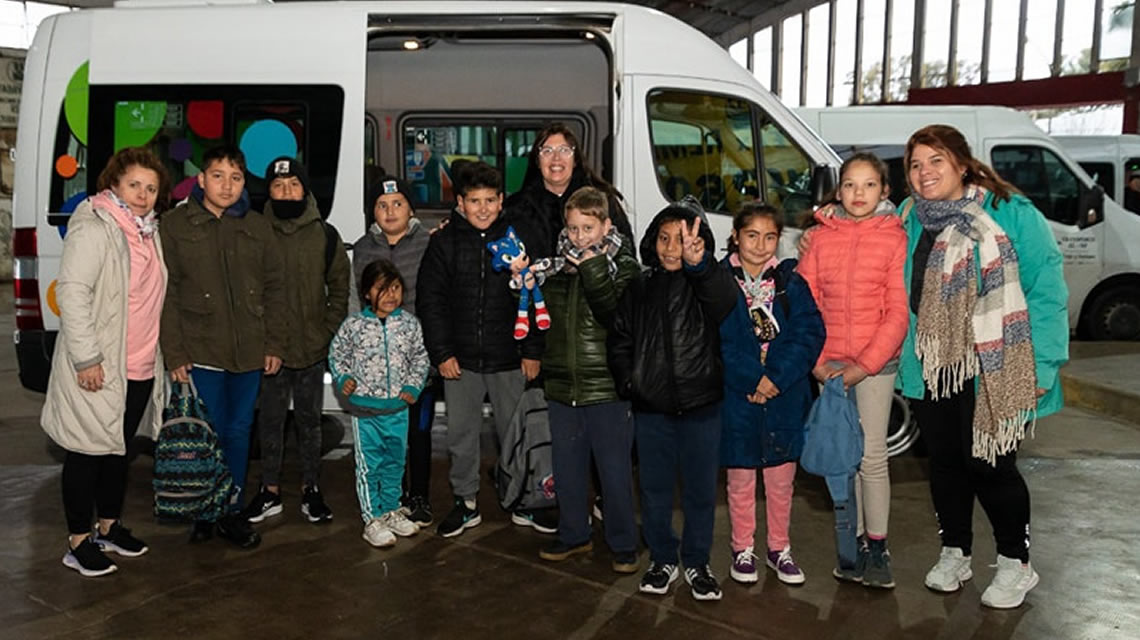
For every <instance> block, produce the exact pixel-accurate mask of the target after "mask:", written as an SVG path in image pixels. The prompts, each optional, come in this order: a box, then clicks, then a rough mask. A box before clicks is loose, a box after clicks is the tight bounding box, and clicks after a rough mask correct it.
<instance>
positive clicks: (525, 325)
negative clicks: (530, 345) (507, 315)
mask: <svg viewBox="0 0 1140 640" xmlns="http://www.w3.org/2000/svg"><path fill="white" fill-rule="evenodd" d="M528 333H530V320H529V319H528V318H527V316H526V312H525V311H520V312H519V315H518V317H517V318H515V340H522V339H523V338H525V337H526V336H527V334H528Z"/></svg>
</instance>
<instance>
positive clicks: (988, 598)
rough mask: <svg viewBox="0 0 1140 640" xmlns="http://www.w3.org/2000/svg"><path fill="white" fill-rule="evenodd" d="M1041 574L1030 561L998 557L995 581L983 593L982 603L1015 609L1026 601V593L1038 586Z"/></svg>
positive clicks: (997, 607) (999, 607)
mask: <svg viewBox="0 0 1140 640" xmlns="http://www.w3.org/2000/svg"><path fill="white" fill-rule="evenodd" d="M1040 579H1041V578H1040V576H1038V575H1037V572H1036V571H1034V570H1033V566H1032V565H1030V564H1029V563H1026V564H1021V560H1018V559H1017V558H1007V557H1005V556H1002V555H999V556H998V557H997V573H996V574H994V581H993V582H991V583H990V586H988V587H986V590H985V591H984V592H983V593H982V604H984V605H986V606H987V607H991V608H994V609H1015V608H1017V607H1020V606H1021V603H1022V602H1025V594H1027V593H1029V590H1030V589H1032V588H1033V587H1036V586H1037V583H1038V582H1039V581H1040Z"/></svg>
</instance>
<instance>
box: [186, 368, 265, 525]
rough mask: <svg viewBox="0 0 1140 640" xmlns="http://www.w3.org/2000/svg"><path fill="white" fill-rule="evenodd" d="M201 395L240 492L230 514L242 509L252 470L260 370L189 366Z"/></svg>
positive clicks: (223, 454)
mask: <svg viewBox="0 0 1140 640" xmlns="http://www.w3.org/2000/svg"><path fill="white" fill-rule="evenodd" d="M190 376H191V377H192V378H194V386H195V387H197V388H198V395H199V396H200V397H201V398H202V402H204V403H205V404H206V412H207V413H208V414H209V415H210V426H212V427H213V428H214V433H216V434H217V435H218V444H219V445H220V446H221V447H222V456H223V457H224V458H225V460H226V466H227V467H229V469H230V475H231V476H233V479H234V486H235V487H237V489H238V494H237V496H236V497H235V499H234V501H233V502H231V503H230V509H229V510H230V513H237V512H239V511H241V505H242V504H244V503H243V501H242V500H243V497H242V496H243V494H244V487H245V473H246V470H247V469H249V428H250V426H252V425H253V409H254V407H255V406H256V405H257V390H258V387H259V386H260V385H261V369H254V370H253V371H246V372H244V373H234V372H232V371H221V370H218V369H206V368H204V367H194V368H192V369H190Z"/></svg>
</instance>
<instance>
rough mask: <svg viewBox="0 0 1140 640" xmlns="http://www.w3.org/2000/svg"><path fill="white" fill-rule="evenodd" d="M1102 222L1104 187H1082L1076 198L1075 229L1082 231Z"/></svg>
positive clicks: (1096, 185) (1097, 185) (1095, 185)
mask: <svg viewBox="0 0 1140 640" xmlns="http://www.w3.org/2000/svg"><path fill="white" fill-rule="evenodd" d="M1101 220H1104V187H1101V186H1100V185H1099V184H1094V185H1093V186H1091V187H1086V186H1082V187H1081V192H1080V194H1079V196H1078V197H1077V227H1078V228H1080V229H1084V228H1086V227H1091V226H1093V225H1094V224H1096V223H1098V222H1100V221H1101Z"/></svg>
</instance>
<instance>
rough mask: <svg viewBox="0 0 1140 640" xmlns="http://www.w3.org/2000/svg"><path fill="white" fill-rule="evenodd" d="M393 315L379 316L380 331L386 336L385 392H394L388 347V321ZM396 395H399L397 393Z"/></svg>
mask: <svg viewBox="0 0 1140 640" xmlns="http://www.w3.org/2000/svg"><path fill="white" fill-rule="evenodd" d="M391 317H392V316H388V318H377V320H379V321H380V333H381V335H383V337H384V386H385V387H387V390H386V391H385V394H387V393H391V392H392V357H391V354H390V349H389V348H388V322H387V320H388V319H390V318H391ZM396 395H399V393H397V394H396Z"/></svg>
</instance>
